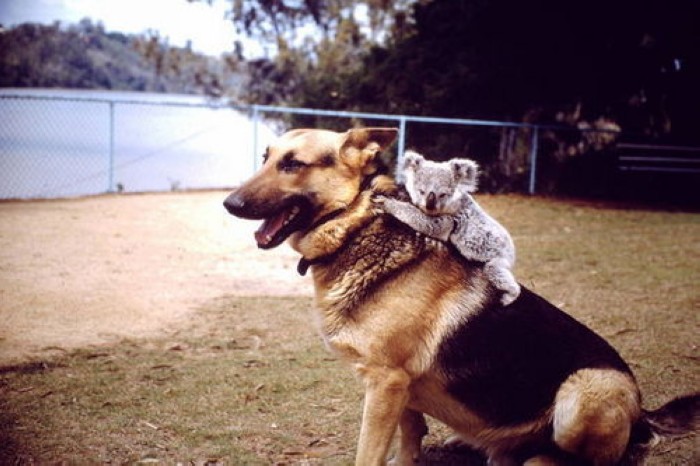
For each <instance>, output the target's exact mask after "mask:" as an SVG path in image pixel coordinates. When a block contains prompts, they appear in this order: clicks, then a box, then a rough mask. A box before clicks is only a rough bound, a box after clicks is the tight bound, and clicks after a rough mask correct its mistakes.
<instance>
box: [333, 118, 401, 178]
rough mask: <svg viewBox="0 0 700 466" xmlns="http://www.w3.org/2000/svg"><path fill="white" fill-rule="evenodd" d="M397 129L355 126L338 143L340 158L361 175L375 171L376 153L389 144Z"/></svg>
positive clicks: (396, 133)
mask: <svg viewBox="0 0 700 466" xmlns="http://www.w3.org/2000/svg"><path fill="white" fill-rule="evenodd" d="M398 134H399V131H398V130H397V129H396V128H356V129H351V130H348V131H347V132H345V133H344V134H343V135H342V139H341V143H340V150H339V152H340V158H341V160H343V161H344V162H345V163H346V164H347V165H348V166H350V167H353V168H356V169H358V170H360V172H361V173H362V174H363V175H371V174H373V173H375V172H376V171H377V168H378V166H377V164H376V163H374V162H375V161H376V159H377V155H378V154H379V153H380V152H381V151H382V150H384V149H386V148H388V147H389V146H391V144H392V143H393V142H394V139H396V136H397V135H398Z"/></svg>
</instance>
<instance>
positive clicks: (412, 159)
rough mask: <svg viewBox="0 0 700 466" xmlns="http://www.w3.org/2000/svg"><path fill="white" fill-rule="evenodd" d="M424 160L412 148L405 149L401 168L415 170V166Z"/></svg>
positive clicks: (418, 165)
mask: <svg viewBox="0 0 700 466" xmlns="http://www.w3.org/2000/svg"><path fill="white" fill-rule="evenodd" d="M424 161H425V159H424V158H423V156H422V155H420V154H419V153H418V152H414V151H412V150H407V151H406V152H405V153H404V154H403V169H404V170H408V169H411V170H415V169H416V168H418V167H420V166H421V164H422V163H423V162H424Z"/></svg>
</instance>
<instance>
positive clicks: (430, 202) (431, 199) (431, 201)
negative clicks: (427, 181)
mask: <svg viewBox="0 0 700 466" xmlns="http://www.w3.org/2000/svg"><path fill="white" fill-rule="evenodd" d="M425 208H426V209H428V210H435V193H434V192H430V193H428V199H427V200H426V201H425Z"/></svg>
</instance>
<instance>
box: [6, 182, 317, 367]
mask: <svg viewBox="0 0 700 466" xmlns="http://www.w3.org/2000/svg"><path fill="white" fill-rule="evenodd" d="M226 194H227V193H226V192H223V191H215V192H195V193H166V194H142V195H109V196H98V197H91V198H84V199H71V200H52V201H8V202H0V366H2V365H6V364H10V363H16V362H21V361H25V360H27V359H31V358H36V357H42V356H46V355H47V354H48V353H51V352H63V351H66V350H69V349H72V348H76V347H83V346H89V345H99V344H103V343H110V342H114V341H117V340H120V339H122V338H129V337H142V336H149V335H154V334H157V333H159V332H162V331H163V330H165V329H172V328H175V327H177V326H178V325H180V324H182V323H183V322H185V321H186V320H187V317H188V315H189V314H190V313H192V312H193V311H195V310H196V309H197V308H198V306H201V305H202V304H203V303H205V302H207V301H210V300H211V299H213V298H217V297H220V296H223V295H241V296H255V295H265V296H295V295H311V293H312V285H311V282H310V279H309V278H308V277H306V278H302V277H300V276H299V275H298V274H297V273H296V271H295V269H296V263H297V260H298V256H297V255H296V254H295V253H294V251H292V250H291V249H290V248H289V247H287V246H286V245H284V246H281V247H279V248H277V249H275V250H272V251H260V250H258V249H257V248H256V246H255V241H254V239H253V232H254V230H255V229H256V228H257V222H251V221H243V220H238V219H235V218H233V217H231V216H229V215H228V214H227V213H226V212H225V211H224V209H223V207H222V201H223V200H224V198H225V197H226Z"/></svg>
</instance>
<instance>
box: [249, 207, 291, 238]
mask: <svg viewBox="0 0 700 466" xmlns="http://www.w3.org/2000/svg"><path fill="white" fill-rule="evenodd" d="M286 218H287V212H286V211H282V212H280V213H279V214H277V215H276V216H275V217H272V218H268V219H267V220H265V221H264V222H263V223H262V225H260V228H258V230H257V231H256V232H255V241H257V243H258V246H267V245H268V244H270V243H271V242H272V240H273V239H274V238H275V235H276V234H277V233H278V232H279V231H280V230H281V229H282V227H283V226H284V221H285V219H286Z"/></svg>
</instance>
